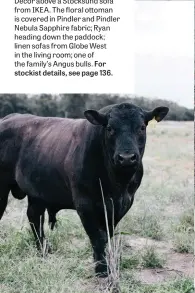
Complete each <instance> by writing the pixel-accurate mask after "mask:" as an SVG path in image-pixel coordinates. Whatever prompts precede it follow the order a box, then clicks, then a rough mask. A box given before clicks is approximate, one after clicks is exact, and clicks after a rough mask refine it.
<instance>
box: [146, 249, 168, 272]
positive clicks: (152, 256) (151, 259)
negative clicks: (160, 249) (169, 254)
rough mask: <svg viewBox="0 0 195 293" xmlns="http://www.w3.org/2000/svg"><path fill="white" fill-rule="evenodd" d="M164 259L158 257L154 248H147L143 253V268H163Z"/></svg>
mask: <svg viewBox="0 0 195 293" xmlns="http://www.w3.org/2000/svg"><path fill="white" fill-rule="evenodd" d="M164 262H165V261H164V259H163V258H162V256H160V255H158V253H157V252H156V251H155V248H154V247H145V249H144V250H143V252H142V266H143V267H144V268H153V269H154V268H162V267H163V265H164Z"/></svg>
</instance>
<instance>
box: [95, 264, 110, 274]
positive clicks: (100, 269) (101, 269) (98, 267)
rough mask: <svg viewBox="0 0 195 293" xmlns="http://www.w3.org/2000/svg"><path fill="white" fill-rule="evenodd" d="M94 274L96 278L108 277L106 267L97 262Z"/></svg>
mask: <svg viewBox="0 0 195 293" xmlns="http://www.w3.org/2000/svg"><path fill="white" fill-rule="evenodd" d="M95 274H96V276H97V277H98V278H107V277H108V267H107V264H106V263H105V262H104V263H101V262H98V263H96V266H95Z"/></svg>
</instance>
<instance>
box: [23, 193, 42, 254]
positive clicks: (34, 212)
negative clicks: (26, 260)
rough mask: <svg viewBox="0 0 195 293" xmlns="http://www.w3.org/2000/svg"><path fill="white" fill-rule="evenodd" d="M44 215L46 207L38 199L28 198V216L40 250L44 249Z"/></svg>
mask: <svg viewBox="0 0 195 293" xmlns="http://www.w3.org/2000/svg"><path fill="white" fill-rule="evenodd" d="M44 213H45V205H44V203H43V202H42V201H41V200H40V199H37V198H32V197H28V209H27V216H28V219H29V222H30V226H31V229H32V231H33V234H34V237H35V240H36V245H37V248H38V249H39V250H42V251H43V248H44V238H45V234H44Z"/></svg>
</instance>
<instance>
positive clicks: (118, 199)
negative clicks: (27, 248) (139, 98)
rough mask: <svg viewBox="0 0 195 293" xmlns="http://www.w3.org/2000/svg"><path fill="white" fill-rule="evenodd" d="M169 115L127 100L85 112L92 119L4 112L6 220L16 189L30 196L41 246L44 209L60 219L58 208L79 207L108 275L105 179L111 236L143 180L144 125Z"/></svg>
mask: <svg viewBox="0 0 195 293" xmlns="http://www.w3.org/2000/svg"><path fill="white" fill-rule="evenodd" d="M167 113H168V108H166V107H158V108H155V109H154V110H153V111H147V112H146V111H144V110H142V109H141V108H139V107H137V106H134V105H132V104H129V103H122V104H119V105H112V106H108V107H105V108H103V109H101V110H100V111H99V112H98V111H94V110H87V111H85V113H84V114H85V117H86V118H87V119H78V120H74V119H66V118H51V117H49V118H43V117H37V116H33V115H28V114H23V115H21V114H14V115H9V116H7V117H5V118H4V119H3V120H1V123H0V217H2V215H3V212H4V210H5V208H6V205H7V198H8V194H9V192H10V190H11V191H12V194H13V195H14V194H15V196H16V197H17V198H23V197H24V196H25V194H27V195H28V210H27V215H28V219H29V222H30V225H31V228H32V230H33V233H34V235H35V237H36V240H37V243H41V244H42V243H43V240H44V230H43V221H44V212H45V209H48V211H49V212H51V215H53V216H54V217H55V213H56V212H57V211H58V210H60V209H75V210H76V211H77V213H78V215H79V216H80V218H81V221H82V224H83V226H84V228H85V231H86V233H87V234H88V236H89V238H90V241H91V244H92V247H93V250H94V259H95V261H96V273H97V274H98V275H100V276H105V275H106V272H107V264H106V261H105V246H106V244H107V240H108V238H107V231H106V224H105V216H104V207H103V202H102V193H101V188H100V182H101V185H102V188H103V193H104V197H105V203H106V207H107V214H108V225H109V230H110V231H109V232H110V235H111V237H112V236H113V232H114V231H113V224H114V227H115V226H116V225H117V223H118V222H119V221H120V220H121V219H122V218H123V216H124V215H125V214H126V213H127V211H128V210H129V209H130V207H131V205H132V203H133V200H134V194H135V192H136V190H137V189H138V187H139V185H140V183H141V180H142V176H143V166H142V157H143V154H144V149H145V143H146V126H147V124H148V122H149V121H150V120H152V119H153V118H155V119H156V120H157V121H158V122H159V121H161V120H162V119H163V118H164V117H165V116H166V114H167ZM89 122H90V123H89ZM113 206H114V209H113ZM113 210H114V223H113V220H112V219H113ZM40 221H42V223H41V224H42V225H40ZM37 238H38V239H37Z"/></svg>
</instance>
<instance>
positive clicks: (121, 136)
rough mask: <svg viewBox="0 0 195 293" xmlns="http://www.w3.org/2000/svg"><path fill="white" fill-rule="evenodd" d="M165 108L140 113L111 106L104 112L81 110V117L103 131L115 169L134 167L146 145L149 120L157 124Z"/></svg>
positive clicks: (126, 106)
mask: <svg viewBox="0 0 195 293" xmlns="http://www.w3.org/2000/svg"><path fill="white" fill-rule="evenodd" d="M168 111H169V108H167V107H157V108H155V109H154V110H152V111H144V110H143V109H141V108H140V107H137V106H135V105H132V104H128V103H122V104H119V105H114V106H113V107H112V108H110V110H109V111H107V113H104V112H105V110H104V109H102V110H100V111H99V112H98V111H95V110H87V111H85V113H84V114H85V117H86V118H87V120H88V121H89V122H91V123H92V124H94V125H102V126H103V127H104V129H105V131H104V132H105V145H106V148H107V151H108V152H109V154H108V155H109V156H110V158H111V160H112V162H113V164H114V165H115V166H116V167H131V168H136V167H137V165H138V164H139V163H140V161H141V159H142V156H143V153H144V149H145V143H146V127H147V125H148V122H149V121H150V120H152V119H154V118H155V119H156V121H158V122H160V121H161V120H162V119H163V118H164V117H165V116H166V115H167V113H168Z"/></svg>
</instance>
